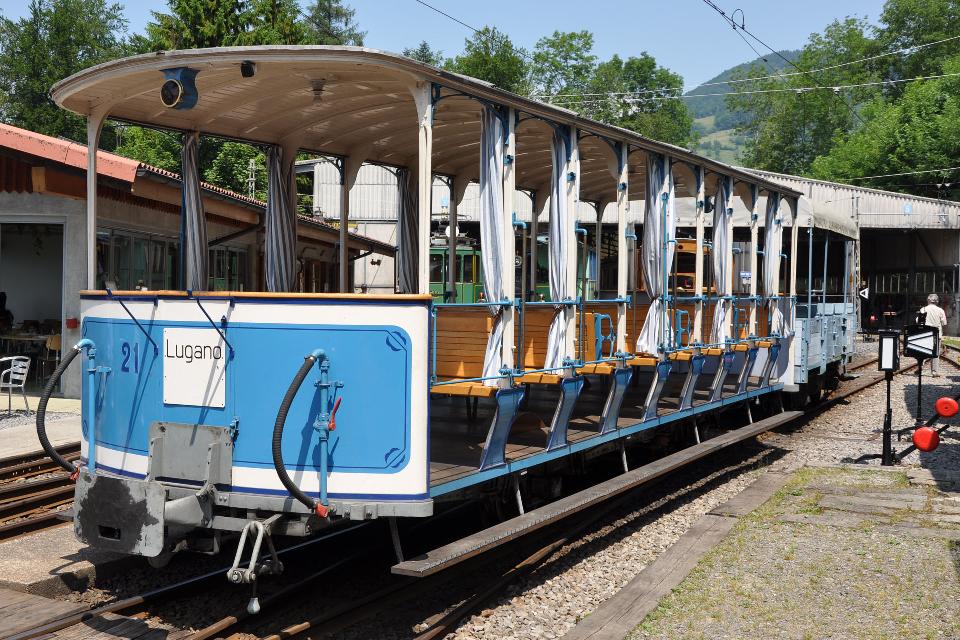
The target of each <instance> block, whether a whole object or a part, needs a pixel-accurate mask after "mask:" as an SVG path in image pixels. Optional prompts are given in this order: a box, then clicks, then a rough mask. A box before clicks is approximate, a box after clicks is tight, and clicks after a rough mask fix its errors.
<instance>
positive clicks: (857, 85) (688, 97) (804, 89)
mask: <svg viewBox="0 0 960 640" xmlns="http://www.w3.org/2000/svg"><path fill="white" fill-rule="evenodd" d="M955 76H960V72H955V73H939V74H936V75H930V76H916V77H913V78H899V79H896V80H875V81H872V82H858V83H855V84H839V85H815V86H809V87H780V88H771V89H750V90H747V91H730V92H715V93H697V94H691V95H685V94H673V95H667V94H662V95H657V96H653V97H649V96H646V97H637V98H636V99H637V100H639V101H647V102H655V101H657V100H691V99H695V98H708V97H710V96H746V95H753V94H760V93H796V94H801V93H809V92H811V91H826V90H829V91H833V92H834V93H836V92H838V91H843V90H847V89H858V88H862V87H871V86H879V85H895V84H903V83H908V82H920V81H924V80H938V79H942V78H952V77H955ZM634 95H635V94H631V93H616V94H608V97H610V98H615V97H620V98H625V99H630V98H632V97H633V96H634ZM584 97H588V96H584ZM577 98H578V96H573V95H572V96H571V97H570V98H569V100H565V101H559V102H557V103H556V104H573V105H590V104H608V101H606V100H599V99H592V100H578V99H577Z"/></svg>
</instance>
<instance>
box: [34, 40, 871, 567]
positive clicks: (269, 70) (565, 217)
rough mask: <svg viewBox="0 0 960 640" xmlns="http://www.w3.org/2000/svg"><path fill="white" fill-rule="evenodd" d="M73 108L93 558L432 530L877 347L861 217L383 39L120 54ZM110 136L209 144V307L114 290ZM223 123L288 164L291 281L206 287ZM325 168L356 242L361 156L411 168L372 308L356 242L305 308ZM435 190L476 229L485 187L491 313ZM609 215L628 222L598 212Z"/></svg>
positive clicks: (817, 385) (275, 171) (196, 221)
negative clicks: (523, 210)
mask: <svg viewBox="0 0 960 640" xmlns="http://www.w3.org/2000/svg"><path fill="white" fill-rule="evenodd" d="M52 97H53V99H54V100H55V101H56V102H57V104H59V105H60V106H62V107H63V108H65V109H68V110H70V111H73V112H75V113H78V114H81V115H82V116H85V117H86V118H87V122H88V132H89V141H88V145H89V150H88V160H89V170H88V175H87V180H88V183H87V184H88V190H87V192H88V194H89V195H88V202H87V228H88V234H89V244H88V251H89V255H88V258H89V260H88V265H89V266H88V276H89V277H88V280H89V285H88V286H89V287H90V290H89V291H85V292H84V293H83V295H82V299H83V308H82V324H81V330H80V331H81V334H80V335H77V336H76V338H77V339H78V343H77V345H76V347H74V349H73V350H72V351H70V352H69V354H68V357H67V358H66V359H65V365H64V367H65V366H69V362H70V360H71V359H73V356H76V355H81V356H82V357H81V366H82V368H83V372H84V373H83V377H84V381H83V442H82V453H81V460H80V467H79V469H78V471H77V473H78V478H77V487H76V503H75V507H74V509H75V520H74V523H75V530H76V534H77V535H78V537H79V538H80V539H81V540H83V541H85V542H86V543H87V544H88V545H91V546H93V547H98V548H103V549H107V550H112V551H120V552H125V553H129V554H138V555H142V556H147V557H153V558H161V559H162V558H165V557H168V556H169V554H171V553H172V552H174V551H178V550H181V549H192V550H198V551H215V550H217V549H218V547H219V540H220V535H221V534H222V533H224V532H240V531H243V532H244V533H245V534H246V533H249V534H250V535H252V536H257V535H259V536H261V537H262V536H263V535H264V533H263V532H264V531H267V532H268V533H270V532H272V533H273V534H274V535H290V536H306V535H311V534H313V533H315V532H317V531H318V530H320V529H322V528H324V527H330V526H335V525H337V524H339V523H343V522H347V521H350V520H358V519H371V518H383V517H388V518H400V517H403V518H425V517H428V516H430V515H431V514H433V512H434V505H435V503H437V502H438V501H442V500H460V499H463V498H464V497H466V496H469V495H477V494H484V493H485V494H495V493H496V491H495V490H494V488H495V487H501V488H502V487H509V486H511V483H512V482H515V481H516V479H517V478H518V477H519V476H520V474H528V473H529V474H530V475H536V474H540V475H541V476H542V475H548V474H550V473H554V472H557V470H558V469H562V468H564V467H565V466H570V465H575V464H578V461H582V460H583V459H584V458H585V457H590V456H592V455H593V454H597V453H599V452H603V451H611V450H614V451H615V450H616V449H617V448H619V447H621V446H622V445H623V443H624V442H625V441H626V440H628V439H630V440H631V442H632V443H642V442H643V441H644V435H645V434H652V433H655V432H657V433H667V434H669V433H671V432H673V431H676V430H679V429H681V428H682V427H684V425H687V426H689V424H690V423H691V420H692V419H694V418H696V417H704V416H709V415H714V414H716V413H717V412H718V411H720V410H722V409H724V408H728V407H730V406H731V405H743V404H745V403H750V402H755V401H756V400H755V398H759V397H767V396H769V397H771V398H776V395H777V394H781V393H783V392H792V393H794V394H798V393H799V394H800V395H801V396H803V401H806V397H807V396H811V397H813V396H818V395H819V389H822V388H823V387H824V386H826V387H829V386H830V382H829V381H830V379H831V377H835V376H837V375H839V374H840V373H842V368H843V365H844V364H845V363H846V362H847V361H848V360H849V358H850V356H851V354H852V340H853V336H854V334H855V329H856V319H857V316H856V313H855V309H854V303H853V298H854V296H853V291H854V287H853V286H852V284H851V283H852V282H855V280H854V279H853V275H852V274H853V273H854V271H855V257H856V252H855V243H856V239H857V230H856V226H855V224H851V223H850V222H849V221H844V220H834V219H832V218H830V217H829V216H826V217H825V218H821V217H820V215H819V214H818V213H817V212H812V211H810V210H809V206H807V205H805V202H806V200H805V198H804V197H803V194H801V193H799V192H796V191H793V190H791V189H790V188H788V187H785V186H783V185H781V184H778V183H776V182H773V181H771V180H768V179H764V178H761V177H758V176H757V175H755V174H752V173H750V172H749V171H747V170H743V169H738V168H734V167H730V166H727V165H724V164H722V163H718V162H716V161H713V160H709V159H707V158H703V157H700V156H697V155H695V154H693V153H690V152H688V151H686V150H684V149H681V148H678V147H674V146H670V145H667V144H663V143H660V142H656V141H654V140H650V139H646V138H643V137H641V136H638V135H636V134H634V133H632V132H630V131H626V130H622V129H618V128H615V127H612V126H608V125H605V124H601V123H598V122H594V121H591V120H587V119H584V118H581V117H578V116H577V115H575V114H574V113H572V112H570V111H567V110H564V109H560V108H556V107H553V106H550V105H547V104H543V103H540V102H537V101H532V100H529V99H526V98H523V97H520V96H516V95H513V94H510V93H507V92H504V91H501V90H499V89H496V88H495V87H493V86H491V85H489V84H487V83H485V82H482V81H479V80H475V79H472V78H468V77H463V76H460V75H456V74H451V73H448V72H445V71H441V70H439V69H435V68H432V67H429V66H426V65H423V64H420V63H417V62H415V61H412V60H409V59H406V58H403V57H400V56H396V55H392V54H387V53H382V52H378V51H373V50H369V49H362V48H351V47H247V48H223V49H208V50H191V51H169V52H159V53H155V54H154V53H151V54H147V55H143V56H136V57H131V58H125V59H120V60H116V61H113V62H108V63H106V64H102V65H99V66H96V67H93V68H91V69H88V70H86V71H83V72H80V73H78V74H76V75H74V76H72V77H70V78H67V79H65V80H63V81H62V82H60V83H59V84H57V85H56V86H55V87H54V88H53V90H52ZM107 118H112V119H117V120H120V121H124V122H128V123H135V124H139V125H143V126H150V127H158V128H163V129H166V130H171V131H177V132H181V133H183V135H184V165H183V173H184V181H183V184H184V198H183V207H182V212H181V219H182V229H183V231H182V233H181V243H182V244H181V246H182V247H183V251H182V253H183V256H184V269H183V279H184V281H183V283H182V288H181V290H178V291H110V290H95V289H94V287H95V280H94V274H95V273H96V271H95V265H94V263H93V260H94V247H95V235H96V221H97V210H96V207H97V200H96V197H95V196H94V194H95V193H96V189H95V184H96V183H95V176H96V153H95V150H96V148H97V146H98V137H99V133H100V131H101V128H102V126H103V122H104V121H105V119H107ZM199 134H207V135H214V136H221V137H224V138H229V139H236V140H242V141H247V142H250V143H253V144H257V145H262V146H263V147H264V148H266V150H267V157H268V163H267V164H268V170H269V173H270V180H269V187H270V189H269V198H268V204H267V208H266V213H265V218H266V220H265V229H264V245H263V252H264V263H265V274H264V275H265V280H266V286H265V289H267V290H266V291H263V292H235V293H229V292H203V291H201V290H200V289H201V288H203V286H204V285H203V284H201V283H204V282H206V276H205V273H204V272H205V265H204V260H205V258H204V256H205V255H206V251H205V244H204V242H205V241H204V239H203V234H202V233H199V232H198V231H202V229H199V227H202V225H203V224H204V217H203V212H202V211H199V210H198V204H197V203H198V202H199V199H198V198H195V197H194V196H195V193H194V192H193V191H192V190H193V189H196V188H197V187H196V185H197V177H196V170H197V169H196V159H195V158H196V153H195V149H196V141H197V136H198V135H199ZM298 151H304V152H309V153H313V154H318V155H320V154H322V155H326V156H328V157H330V158H332V159H334V161H335V162H337V164H338V166H339V167H340V169H341V177H342V198H341V202H342V206H341V212H340V214H341V223H340V228H341V233H342V234H343V235H344V236H345V235H346V233H347V228H348V216H349V205H350V188H351V185H352V183H353V181H354V179H355V177H356V174H357V171H358V169H359V167H360V166H361V165H362V164H363V163H381V164H384V165H387V166H390V167H394V168H397V169H398V176H399V179H398V189H399V190H400V193H401V195H402V197H401V198H400V201H401V210H400V211H399V213H398V226H399V229H398V233H397V238H398V247H397V252H398V253H397V262H396V271H397V293H396V295H363V294H355V293H353V292H352V288H351V287H350V283H349V276H348V268H347V267H348V261H349V258H348V256H347V253H346V246H347V243H346V242H345V241H341V243H340V248H339V249H340V286H341V291H342V292H341V293H339V294H304V293H297V292H295V291H292V288H293V286H294V283H295V281H296V279H295V276H296V273H295V268H294V265H295V264H296V261H295V253H294V252H295V250H296V247H295V246H294V245H295V242H294V241H293V240H291V238H295V236H294V235H293V234H292V229H293V226H294V225H295V221H296V210H295V209H296V205H295V191H296V190H295V186H294V183H293V176H294V172H293V164H294V160H295V157H296V154H297V152H298ZM191 154H192V155H191ZM434 176H443V177H445V178H446V179H447V180H448V182H449V184H450V185H451V198H450V202H451V207H450V208H451V221H450V224H451V225H452V228H453V229H457V222H456V204H457V202H458V199H462V197H463V193H464V190H465V185H466V184H469V183H470V182H476V183H479V188H480V198H481V206H480V237H479V238H478V240H479V242H478V244H477V245H476V246H475V247H474V248H471V249H470V250H468V251H466V252H461V258H460V259H461V260H462V259H464V258H465V257H469V259H471V260H473V261H475V264H476V268H477V270H481V271H482V277H472V278H471V280H472V282H471V290H472V288H473V287H478V288H481V289H482V291H483V297H482V298H480V299H478V298H476V297H474V298H472V299H470V300H468V301H464V300H458V299H457V298H458V296H464V295H465V294H464V291H465V290H466V289H465V287H464V286H462V284H463V283H459V282H458V281H457V277H458V274H462V273H463V270H462V269H461V268H458V265H457V263H456V255H454V256H453V260H454V262H452V263H451V265H452V268H449V269H445V270H443V273H445V274H448V275H449V278H445V280H446V281H445V282H444V283H443V295H438V298H437V300H435V299H434V297H432V296H431V291H430V276H429V273H430V254H431V203H430V194H431V187H432V185H433V178H434ZM521 197H532V198H533V210H534V212H536V214H537V215H534V216H532V217H531V218H530V219H529V220H527V221H524V220H518V219H517V217H516V216H515V215H514V211H515V210H516V207H515V199H516V198H521ZM581 200H582V201H589V202H592V203H594V204H595V205H596V207H597V210H598V211H601V212H602V211H604V210H605V209H606V208H608V205H609V209H611V210H612V211H613V212H615V213H614V218H613V219H614V220H615V222H613V223H607V224H604V223H603V221H602V218H603V216H601V220H600V221H599V222H598V223H597V224H595V225H590V224H585V223H581V222H578V221H577V219H576V217H575V215H574V211H575V209H576V205H577V203H578V201H581ZM638 204H639V206H640V207H642V209H643V211H642V213H643V217H642V222H640V223H638V222H636V221H637V220H640V217H639V214H640V213H641V212H640V211H637V210H636V209H637V208H638ZM631 206H632V207H634V210H633V211H631V210H630V208H631ZM805 206H806V209H805ZM634 215H636V216H637V217H636V218H632V217H631V216H634ZM630 220H633V221H630ZM543 236H546V243H545V244H544V243H541V242H540V241H539V240H540V238H541V237H543ZM452 244H453V245H454V247H456V245H457V243H456V242H454V243H452ZM541 244H543V246H542V248H541ZM432 251H433V252H434V253H436V252H437V251H438V249H437V248H433V250H432ZM440 251H443V248H442V247H441V248H440ZM455 253H456V252H455ZM541 254H542V257H543V259H544V260H545V262H546V265H547V270H548V272H549V273H548V277H547V278H546V279H545V281H544V279H541V278H540V277H538V275H537V274H538V273H542V270H541V269H538V268H537V266H536V264H532V263H534V262H539V258H540V257H541ZM591 254H592V258H591V259H592V260H593V261H595V262H596V268H595V269H591V270H590V273H592V274H594V275H593V276H592V277H593V279H594V280H599V282H596V281H594V282H592V283H587V282H586V280H587V278H586V273H587V271H588V270H586V269H583V268H580V267H579V265H581V264H587V263H588V262H589V260H587V259H586V257H588V256H590V255H591ZM447 258H449V256H447ZM445 259H446V258H445ZM517 260H519V262H517ZM515 264H518V265H520V268H517V269H515ZM841 269H842V271H841ZM435 285H436V283H435ZM435 288H436V287H435ZM438 293H441V292H438ZM471 295H472V294H471ZM61 371H62V369H61ZM811 389H813V391H811ZM770 404H771V406H776V405H779V403H777V402H776V400H773V402H771V403H770ZM747 406H748V407H749V404H747ZM639 446H644V445H643V444H640V445H639ZM242 544H243V542H242V541H241V545H242Z"/></svg>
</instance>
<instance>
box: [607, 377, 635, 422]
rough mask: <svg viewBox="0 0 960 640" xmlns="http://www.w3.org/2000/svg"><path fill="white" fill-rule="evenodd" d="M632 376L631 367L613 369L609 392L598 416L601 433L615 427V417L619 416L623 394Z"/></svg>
mask: <svg viewBox="0 0 960 640" xmlns="http://www.w3.org/2000/svg"><path fill="white" fill-rule="evenodd" d="M632 376H633V368H632V367H622V368H618V369H614V371H613V375H611V376H610V378H611V380H610V393H609V394H607V401H606V402H605V403H604V405H603V414H602V415H601V416H600V431H601V433H609V432H610V431H614V430H615V429H616V428H617V419H618V418H619V417H620V407H621V405H623V395H624V394H625V393H626V392H627V385H629V384H630V378H631V377H632Z"/></svg>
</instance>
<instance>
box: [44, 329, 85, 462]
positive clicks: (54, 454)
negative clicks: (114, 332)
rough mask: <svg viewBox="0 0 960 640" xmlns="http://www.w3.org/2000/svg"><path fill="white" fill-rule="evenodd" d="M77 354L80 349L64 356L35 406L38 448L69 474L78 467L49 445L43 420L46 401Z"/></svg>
mask: <svg viewBox="0 0 960 640" xmlns="http://www.w3.org/2000/svg"><path fill="white" fill-rule="evenodd" d="M79 353H80V349H76V348H73V349H70V351H68V352H67V353H66V356H65V357H64V358H63V360H61V361H60V365H59V366H58V367H57V369H56V370H55V371H54V372H53V375H52V376H50V379H49V380H48V381H47V386H45V387H44V388H43V393H42V394H41V395H40V404H38V405H37V437H38V438H40V446H41V447H43V450H44V451H45V452H46V454H47V455H48V456H50V459H51V460H53V461H54V462H56V463H57V464H58V465H60V466H61V467H63V468H64V469H66V470H67V471H69V472H70V473H71V474H72V473H74V472H76V470H77V469H78V468H79V467H77V466H74V465H73V463H71V462H68V461H67V460H65V459H64V457H63V456H61V455H60V452H59V451H57V450H56V448H54V446H53V445H52V444H50V439H49V438H47V425H46V423H45V422H44V420H45V418H46V414H47V401H48V400H50V396H51V395H53V391H54V389H56V388H57V383H58V382H59V381H60V377H61V376H62V375H63V372H64V371H66V370H67V367H69V366H70V363H71V362H73V359H74V358H76V357H77V355H79ZM89 428H92V425H90V426H89Z"/></svg>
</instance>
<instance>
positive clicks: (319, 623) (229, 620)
mask: <svg viewBox="0 0 960 640" xmlns="http://www.w3.org/2000/svg"><path fill="white" fill-rule="evenodd" d="M951 349H952V352H953V356H954V357H952V358H951V357H945V358H944V359H945V360H946V361H947V362H949V363H950V364H952V365H954V366H956V367H958V368H960V363H958V362H957V357H956V356H957V355H958V354H960V349H956V348H951ZM876 363H877V359H876V358H868V359H866V360H864V361H860V362H857V363H854V364H853V365H852V366H851V367H850V368H849V369H848V371H849V372H857V373H858V377H856V378H855V379H853V380H849V381H847V382H845V383H844V384H843V385H842V386H841V388H840V389H838V390H837V391H836V392H834V393H832V394H830V395H829V396H828V397H827V398H825V399H824V400H823V401H821V402H820V403H818V404H817V405H815V406H813V407H810V408H808V409H807V410H806V411H805V412H804V414H803V416H802V417H801V418H799V419H798V420H795V421H793V423H791V426H792V427H795V426H799V425H801V424H804V423H806V422H808V421H810V420H812V419H813V418H815V417H816V416H818V415H820V414H822V413H823V412H824V411H826V410H828V409H829V408H831V407H833V406H835V405H837V404H839V403H842V402H845V401H847V400H848V399H849V398H851V397H853V396H855V395H856V394H858V393H860V392H862V391H864V390H865V389H868V388H870V387H872V386H873V385H875V384H877V383H879V382H880V381H881V380H883V374H882V373H880V372H876V371H868V369H869V367H871V366H876ZM915 368H916V365H906V366H904V367H903V368H901V370H900V372H899V373H909V372H911V371H912V370H914V369H915ZM646 486H647V487H648V488H649V485H646ZM635 497H636V496H635V493H634V492H629V493H627V494H624V495H622V496H619V497H615V498H612V499H610V500H608V501H607V502H606V503H604V504H602V505H601V507H600V508H597V509H594V510H592V511H590V512H588V514H586V515H580V516H572V517H570V518H568V519H567V521H565V522H564V523H563V524H562V525H560V526H557V527H552V528H549V529H547V530H546V531H545V533H544V534H543V535H542V536H539V538H540V540H539V542H537V543H535V544H534V545H532V546H531V545H527V546H528V550H527V551H526V552H524V554H523V555H522V559H520V560H519V561H516V562H511V563H509V564H507V565H505V566H503V567H501V568H499V569H497V570H495V571H492V572H490V574H489V575H486V576H485V578H484V579H483V581H482V583H481V585H480V586H479V588H477V589H475V590H474V592H473V593H472V594H471V595H469V596H468V597H466V598H465V599H463V601H462V602H460V603H459V604H456V605H455V606H453V607H452V608H449V609H446V610H444V611H441V612H438V613H436V614H435V615H433V616H431V617H429V618H427V625H428V626H427V627H426V628H425V629H422V630H420V632H419V633H418V634H417V635H415V636H414V637H415V638H417V640H435V639H437V638H442V637H444V636H446V635H448V634H450V633H452V632H454V631H455V629H456V627H457V625H458V624H459V623H460V622H461V621H463V620H464V619H465V618H467V617H468V616H470V615H472V614H473V613H475V612H476V611H478V610H480V609H481V608H482V607H483V606H484V604H485V603H487V602H489V601H490V600H491V599H494V598H495V597H497V596H498V595H500V594H502V593H503V592H504V591H505V590H506V589H507V588H508V587H509V586H510V585H511V584H513V583H515V582H517V581H519V580H521V579H522V578H523V577H524V576H526V575H528V574H530V573H532V572H534V571H536V570H537V569H538V568H539V567H541V566H542V565H543V564H544V562H546V561H547V560H548V559H549V558H550V557H551V556H553V555H554V554H555V553H556V552H557V551H559V550H561V549H562V548H564V547H565V546H566V545H568V544H570V543H571V542H574V541H576V540H577V539H578V538H579V537H581V535H582V534H583V533H584V532H586V531H588V530H590V529H591V528H592V527H595V526H596V525H597V524H598V523H600V522H602V521H603V520H604V518H607V517H608V516H609V515H610V514H611V513H614V512H616V511H617V509H618V508H621V507H622V506H623V505H624V503H625V502H627V501H629V500H631V499H635ZM532 535H533V534H528V537H530V536H532ZM347 560H349V558H348V559H344V561H347ZM328 569H329V568H328ZM457 570H458V569H456V568H455V569H452V570H448V571H457ZM476 571H477V568H476V567H475V566H473V565H471V566H470V567H468V568H467V569H466V572H467V573H476ZM326 572H327V571H326V570H323V571H321V572H317V573H315V574H313V575H311V576H309V577H308V578H306V579H303V580H301V581H298V582H297V583H296V584H294V585H291V587H290V588H289V589H287V588H285V589H282V590H281V591H280V592H278V593H277V594H276V595H275V597H272V598H270V600H269V601H268V602H265V609H264V614H262V615H261V617H260V618H258V619H257V620H256V625H255V627H254V628H256V629H258V630H259V629H262V628H263V627H264V626H269V623H267V624H266V625H265V624H264V622H265V621H264V617H275V619H276V625H275V630H274V631H272V632H270V633H263V632H262V631H261V632H258V633H252V632H251V631H250V628H249V627H248V626H246V625H245V624H244V622H245V621H247V620H248V619H249V618H250V617H249V616H248V615H247V614H246V613H239V614H234V615H231V616H227V617H225V618H223V619H221V620H219V621H217V622H215V623H213V624H211V625H208V626H207V627H205V628H204V629H201V630H199V631H197V632H196V633H194V634H192V635H190V636H187V637H186V638H187V639H188V640H209V639H211V638H222V637H226V638H227V639H228V640H249V638H250V637H251V635H256V636H257V637H259V638H260V639H261V640H288V639H290V638H297V637H306V636H307V635H308V634H309V635H313V634H317V635H327V634H332V633H335V632H336V631H338V630H342V629H346V628H349V627H352V626H354V625H357V624H359V623H361V622H363V621H365V620H369V619H371V618H373V617H375V616H377V615H379V614H382V613H384V612H385V611H387V610H389V609H390V608H391V607H393V606H395V605H396V604H398V603H399V602H401V601H403V602H415V601H416V600H417V598H418V596H419V595H420V594H422V593H426V592H429V591H431V590H434V589H438V588H441V585H442V584H443V582H444V581H446V580H449V575H447V573H446V572H441V573H438V574H434V575H431V576H428V577H425V578H419V579H409V578H403V577H397V578H396V579H395V580H391V581H390V582H389V584H387V585H386V586H384V587H383V588H381V589H379V590H377V591H375V592H373V593H369V594H367V595H365V596H364V597H362V598H360V599H357V600H355V601H353V602H350V603H345V604H342V605H340V606H336V607H333V608H332V609H330V610H328V611H325V612H323V613H322V614H319V615H315V616H311V617H305V618H303V619H300V620H296V621H294V622H291V621H290V620H289V615H284V612H283V611H282V609H283V608H284V607H283V606H279V607H277V608H278V609H279V610H280V611H277V612H273V611H271V607H270V606H269V605H272V604H274V603H277V604H279V603H281V602H284V601H285V600H286V599H287V598H289V597H291V596H292V595H295V594H297V593H298V592H302V590H303V587H304V586H305V585H308V584H309V583H311V582H314V581H316V580H318V579H319V578H320V577H321V576H322V575H324V574H325V573H326ZM317 597H321V596H317ZM250 626H253V625H250Z"/></svg>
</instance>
